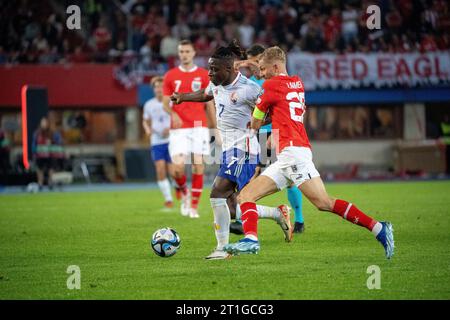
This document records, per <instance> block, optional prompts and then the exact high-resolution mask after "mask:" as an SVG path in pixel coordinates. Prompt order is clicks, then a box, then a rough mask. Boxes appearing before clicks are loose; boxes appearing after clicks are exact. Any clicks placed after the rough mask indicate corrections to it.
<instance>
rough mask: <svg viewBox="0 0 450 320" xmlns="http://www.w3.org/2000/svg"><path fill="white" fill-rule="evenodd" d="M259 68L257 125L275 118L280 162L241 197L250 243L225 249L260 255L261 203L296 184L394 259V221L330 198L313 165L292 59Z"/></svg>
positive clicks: (273, 54)
mask: <svg viewBox="0 0 450 320" xmlns="http://www.w3.org/2000/svg"><path fill="white" fill-rule="evenodd" d="M259 67H260V72H261V75H262V76H263V77H264V78H265V79H266V81H265V82H264V84H263V89H264V93H263V94H262V96H261V97H260V98H259V100H258V101H257V105H256V107H255V110H254V112H253V117H252V121H251V128H252V129H255V130H257V129H259V128H260V127H261V125H262V124H263V119H264V117H265V115H266V113H269V115H270V117H271V119H272V130H273V133H274V134H276V131H278V140H275V142H276V143H277V146H276V150H277V161H276V162H275V163H273V164H271V165H270V166H269V167H268V168H267V169H266V170H265V171H264V172H263V173H262V174H261V175H260V176H258V177H257V178H256V179H254V180H252V181H251V182H250V183H249V184H248V185H247V186H246V187H244V189H243V190H242V191H241V193H240V194H239V195H238V202H239V204H240V207H241V211H242V222H243V229H244V233H245V238H244V239H242V240H241V241H239V242H238V243H234V244H229V245H227V246H225V247H224V250H225V251H227V252H229V253H232V254H238V253H257V252H258V251H259V242H258V233H257V226H258V215H257V208H256V203H255V202H256V201H257V200H259V199H261V198H263V197H265V196H267V195H270V194H272V193H275V192H277V191H279V190H281V189H283V188H285V187H287V186H291V185H295V186H296V187H298V188H300V190H301V191H302V193H303V194H304V195H305V197H306V198H308V200H309V201H311V203H312V204H314V205H315V206H316V207H317V208H318V209H319V210H321V211H329V212H333V213H336V214H338V215H340V216H341V217H343V218H344V219H346V220H348V221H350V222H352V223H354V224H357V225H360V226H362V227H365V228H367V229H368V230H370V231H371V232H372V233H373V234H374V235H375V236H376V239H377V240H378V241H379V242H380V243H381V244H382V245H383V247H384V249H385V253H386V257H387V258H388V259H390V258H391V257H392V255H393V254H394V234H393V229H392V225H391V223H389V222H378V221H377V220H375V219H373V218H371V217H370V216H367V215H366V214H364V213H363V212H362V211H360V210H359V209H358V208H357V207H356V206H355V205H353V204H351V203H348V202H347V201H345V200H340V199H335V198H332V197H330V196H329V195H328V193H327V191H326V190H325V186H324V184H323V182H322V179H321V178H320V174H319V172H318V171H317V169H316V167H315V166H314V163H313V161H312V152H311V145H310V143H309V139H308V136H307V134H306V131H305V127H304V125H303V117H304V113H305V111H306V106H305V90H304V86H303V83H302V80H301V79H300V78H299V77H298V76H289V75H288V74H287V70H286V55H285V53H284V51H283V50H282V49H280V48H279V47H272V48H269V49H266V51H264V53H263V55H262V57H261V59H260V61H259Z"/></svg>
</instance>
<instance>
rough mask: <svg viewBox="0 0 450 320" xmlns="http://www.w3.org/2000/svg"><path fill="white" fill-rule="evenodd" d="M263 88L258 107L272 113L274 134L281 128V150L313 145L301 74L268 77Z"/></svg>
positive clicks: (279, 131)
mask: <svg viewBox="0 0 450 320" xmlns="http://www.w3.org/2000/svg"><path fill="white" fill-rule="evenodd" d="M263 89H264V93H263V94H262V95H261V97H260V98H259V99H258V100H257V101H256V104H257V105H256V107H257V108H258V109H259V110H261V111H262V112H264V113H267V112H268V113H269V115H270V117H271V119H272V134H274V130H278V133H279V145H278V150H279V151H280V152H281V151H283V149H284V148H286V147H289V146H296V147H307V148H311V144H310V143H309V139H308V135H307V134H306V130H305V126H304V124H303V117H304V114H305V111H306V105H305V89H304V87H303V82H302V80H301V79H300V78H299V77H298V76H286V75H279V76H275V77H272V78H270V79H269V80H266V81H265V82H264V83H263Z"/></svg>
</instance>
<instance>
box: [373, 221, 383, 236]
mask: <svg viewBox="0 0 450 320" xmlns="http://www.w3.org/2000/svg"><path fill="white" fill-rule="evenodd" d="M381 229H383V225H382V224H381V223H379V222H377V223H375V225H374V226H373V229H372V234H373V235H374V236H375V237H376V236H377V235H378V234H379V233H380V231H381Z"/></svg>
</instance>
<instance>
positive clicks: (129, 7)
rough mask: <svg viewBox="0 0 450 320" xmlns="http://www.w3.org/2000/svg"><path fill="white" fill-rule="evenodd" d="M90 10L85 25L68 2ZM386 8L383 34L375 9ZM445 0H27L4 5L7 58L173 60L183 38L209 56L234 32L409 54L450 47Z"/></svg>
mask: <svg viewBox="0 0 450 320" xmlns="http://www.w3.org/2000/svg"><path fill="white" fill-rule="evenodd" d="M72 4H76V5H78V6H79V7H80V8H81V22H82V27H81V30H76V31H72V30H68V29H67V28H66V18H67V14H66V8H67V7H68V6H69V5H72ZM371 4H376V5H378V6H379V7H380V9H381V27H382V28H381V30H369V29H368V28H367V26H366V20H367V17H368V14H367V13H366V8H367V7H368V6H369V5H371ZM449 30H450V14H449V3H448V1H446V0H395V1H394V0H378V1H377V0H372V1H367V0H360V1H357V0H348V1H339V0H286V1H282V0H246V1H239V0H220V1H205V0H203V1H202V0H199V1H188V0H184V1H183V0H178V1H177V0H163V1H151V0H71V1H68V0H61V1H52V0H42V1H32V0H19V1H11V0H8V1H4V3H3V4H2V6H1V7H0V64H2V63H3V64H4V63H62V62H72V63H82V62H99V63H102V62H121V61H122V60H123V59H126V58H127V57H129V56H133V55H137V56H139V57H140V58H141V59H140V60H141V63H143V64H144V66H146V67H147V68H152V67H154V65H155V64H161V63H162V62H168V63H169V65H171V64H172V63H173V59H174V57H175V56H176V53H177V43H178V41H179V40H180V39H187V38H189V39H191V40H192V41H193V42H194V43H195V46H196V48H197V53H198V54H199V55H203V56H208V55H209V54H211V52H212V51H213V50H214V49H215V48H216V47H217V46H219V45H223V44H226V43H227V42H229V41H230V40H231V39H233V38H237V39H239V41H240V43H241V45H242V46H243V47H245V48H248V47H249V46H250V45H251V44H253V43H260V44H263V45H267V46H269V45H279V46H281V47H283V48H284V49H285V50H287V51H303V52H339V53H345V52H380V51H381V52H410V51H421V52H429V51H437V50H447V49H449V48H450V42H449Z"/></svg>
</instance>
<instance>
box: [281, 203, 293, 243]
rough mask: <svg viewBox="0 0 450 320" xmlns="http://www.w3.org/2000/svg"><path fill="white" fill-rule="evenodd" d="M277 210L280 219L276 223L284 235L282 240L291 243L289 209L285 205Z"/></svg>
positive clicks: (291, 230) (291, 233)
mask: <svg viewBox="0 0 450 320" xmlns="http://www.w3.org/2000/svg"><path fill="white" fill-rule="evenodd" d="M278 210H280V217H279V218H278V219H277V223H278V224H279V225H280V227H281V230H282V231H283V233H284V240H285V241H286V242H291V241H292V237H293V235H294V229H293V228H292V224H291V213H290V212H291V208H289V207H288V206H287V205H285V204H282V205H281V206H279V207H278Z"/></svg>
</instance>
